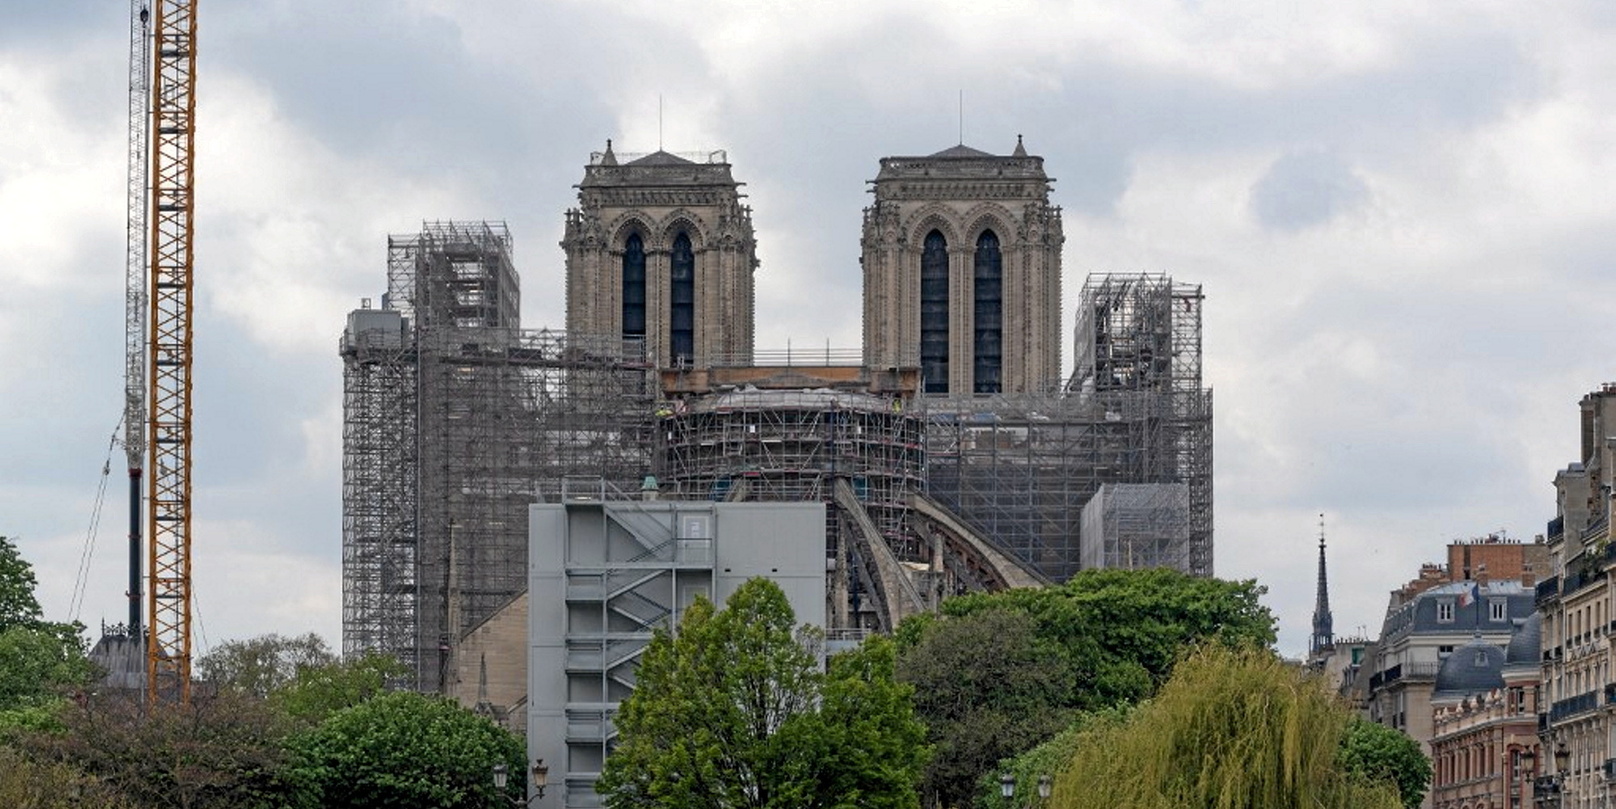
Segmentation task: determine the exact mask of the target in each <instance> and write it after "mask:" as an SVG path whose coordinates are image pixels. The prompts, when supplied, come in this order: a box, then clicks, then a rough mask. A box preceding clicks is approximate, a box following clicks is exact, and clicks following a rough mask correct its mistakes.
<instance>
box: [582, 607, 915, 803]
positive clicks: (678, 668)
mask: <svg viewBox="0 0 1616 809" xmlns="http://www.w3.org/2000/svg"><path fill="white" fill-rule="evenodd" d="M795 620H796V618H795V616H794V615H793V613H792V610H791V605H790V604H789V603H788V602H787V601H786V597H785V594H784V593H783V592H782V591H781V590H780V588H779V586H778V585H776V584H774V583H773V582H771V581H769V580H767V579H761V578H759V579H753V580H751V581H748V582H746V583H745V584H743V585H742V586H741V587H740V588H739V589H737V590H736V591H735V593H734V594H733V595H731V596H730V598H729V599H728V601H727V602H726V603H725V607H724V609H723V610H715V609H714V607H713V605H712V604H711V603H710V602H708V601H706V600H705V599H698V600H697V601H696V603H695V604H694V605H692V606H691V607H690V608H689V609H687V610H686V611H685V615H684V618H683V620H682V621H681V622H680V624H679V627H678V631H677V634H669V633H667V632H665V631H659V632H658V633H657V634H656V635H655V636H654V638H653V639H652V641H651V643H650V645H649V646H648V647H647V648H646V650H645V652H644V654H643V656H642V657H641V661H640V665H639V670H638V672H637V674H636V687H635V691H634V693H633V694H632V695H630V697H629V698H628V699H627V700H625V701H624V703H623V705H622V709H621V711H620V712H619V713H618V716H617V728H618V744H617V748H616V750H615V751H614V752H613V753H612V755H611V756H610V757H608V758H607V760H606V768H605V772H604V773H603V774H602V776H601V780H600V783H599V786H598V787H597V788H598V789H599V790H600V792H601V793H602V794H604V795H605V796H606V803H607V805H608V806H610V807H612V809H642V808H643V809H649V808H650V807H658V809H663V808H671V809H707V808H711V809H717V808H718V807H724V808H725V809H731V808H733V807H755V808H756V809H762V808H763V807H781V808H782V809H783V808H784V807H807V808H812V807H853V806H859V807H878V808H879V809H908V808H909V807H914V806H916V805H917V795H916V792H915V784H916V782H917V780H918V778H919V774H920V769H921V767H922V765H923V764H924V761H925V757H926V755H927V752H928V751H927V749H926V746H925V743H924V728H923V727H922V726H921V725H920V724H919V723H918V722H916V720H915V719H914V716H913V709H912V707H911V706H910V703H909V689H908V688H907V687H905V686H903V685H900V684H899V683H897V682H896V681H895V680H894V679H893V666H894V654H895V653H894V649H893V647H892V644H891V642H890V641H888V640H886V639H880V640H875V641H872V642H871V643H869V644H868V645H866V646H865V647H863V648H861V649H859V650H857V651H854V652H849V653H846V654H844V655H840V656H837V657H833V658H832V659H831V660H830V662H829V670H828V672H827V673H825V674H821V673H820V671H819V669H818V665H817V655H816V653H817V651H818V648H819V636H818V634H817V632H815V631H814V630H813V629H812V628H811V627H807V626H803V627H800V628H799V627H796V626H795Z"/></svg>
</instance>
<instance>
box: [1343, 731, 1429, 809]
mask: <svg viewBox="0 0 1616 809" xmlns="http://www.w3.org/2000/svg"><path fill="white" fill-rule="evenodd" d="M1341 763H1342V765H1343V766H1345V767H1346V768H1347V770H1348V771H1349V772H1352V773H1356V774H1358V775H1360V776H1362V777H1364V778H1365V779H1368V780H1370V781H1379V782H1384V783H1389V784H1392V785H1394V786H1396V788H1397V792H1398V794H1399V795H1401V796H1402V799H1403V806H1404V807H1406V809H1414V808H1415V807H1417V806H1419V805H1420V803H1421V802H1422V801H1424V800H1425V791H1426V789H1427V788H1429V787H1430V785H1431V760H1430V759H1428V758H1426V757H1425V753H1424V751H1422V750H1420V743H1419V742H1416V741H1414V740H1413V739H1411V738H1409V737H1408V736H1407V735H1406V734H1404V733H1402V732H1400V731H1398V730H1395V729H1393V728H1389V727H1386V726H1385V725H1377V724H1375V723H1374V722H1368V721H1365V720H1363V719H1354V720H1353V721H1352V722H1351V723H1350V724H1348V725H1347V732H1346V734H1345V736H1344V737H1343V738H1342V740H1341Z"/></svg>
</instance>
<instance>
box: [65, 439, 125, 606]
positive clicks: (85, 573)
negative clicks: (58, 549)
mask: <svg viewBox="0 0 1616 809" xmlns="http://www.w3.org/2000/svg"><path fill="white" fill-rule="evenodd" d="M121 429H123V417H122V416H119V417H118V426H116V427H113V428H112V439H111V440H110V441H108V442H107V457H106V460H104V461H102V462H101V483H100V485H99V486H97V487H96V490H95V505H94V506H93V507H92V508H91V509H90V527H89V528H88V529H86V530H85V532H84V548H83V550H81V551H79V572H78V576H76V577H75V578H74V580H73V598H72V601H70V602H69V604H68V609H67V614H68V620H70V621H77V620H78V619H79V611H80V610H82V609H83V608H84V595H85V593H86V592H87V591H88V590H89V583H90V562H91V560H93V559H94V558H95V538H96V536H97V535H98V534H99V533H100V531H101V507H102V506H103V505H105V504H106V502H107V478H109V477H111V476H112V453H114V452H116V451H117V449H118V431H119V430H121Z"/></svg>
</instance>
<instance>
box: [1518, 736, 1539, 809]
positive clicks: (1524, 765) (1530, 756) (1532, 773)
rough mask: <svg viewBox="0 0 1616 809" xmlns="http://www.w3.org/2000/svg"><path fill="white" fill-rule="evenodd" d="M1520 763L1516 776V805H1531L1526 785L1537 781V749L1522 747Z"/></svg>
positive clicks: (1519, 754)
mask: <svg viewBox="0 0 1616 809" xmlns="http://www.w3.org/2000/svg"><path fill="white" fill-rule="evenodd" d="M1518 756H1519V759H1518V761H1519V764H1518V766H1517V768H1516V776H1515V781H1516V784H1515V793H1516V795H1515V805H1517V806H1521V807H1525V806H1529V805H1530V801H1528V800H1527V799H1526V796H1527V792H1526V787H1527V785H1528V784H1534V783H1536V782H1537V751H1535V750H1533V749H1532V748H1530V747H1521V748H1520V751H1519V753H1518Z"/></svg>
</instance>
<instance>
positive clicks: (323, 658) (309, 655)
mask: <svg viewBox="0 0 1616 809" xmlns="http://www.w3.org/2000/svg"><path fill="white" fill-rule="evenodd" d="M335 662H337V656H336V655H334V654H332V653H331V649H330V648H329V647H327V646H326V644H325V639H324V638H321V637H320V636H319V635H316V634H314V633H313V632H309V633H307V634H303V635H298V636H296V637H287V636H285V635H277V634H275V633H270V634H268V635H259V636H258V637H255V638H247V639H246V640H230V641H225V642H224V643H221V644H219V645H218V646H217V647H214V649H213V650H212V651H210V652H208V653H207V654H205V655H203V656H202V657H201V658H199V659H198V660H197V661H196V669H197V672H198V675H199V678H200V679H201V680H203V681H205V682H208V683H212V684H213V685H215V686H217V687H219V688H233V689H236V690H238V691H242V692H245V693H248V694H252V695H253V696H257V697H268V696H269V694H270V692H272V691H274V690H276V689H278V688H281V687H282V686H285V685H287V684H289V683H291V682H292V681H293V680H294V679H296V677H297V673H298V671H299V670H301V669H303V668H306V667H311V666H328V665H331V664H332V663H335Z"/></svg>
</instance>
